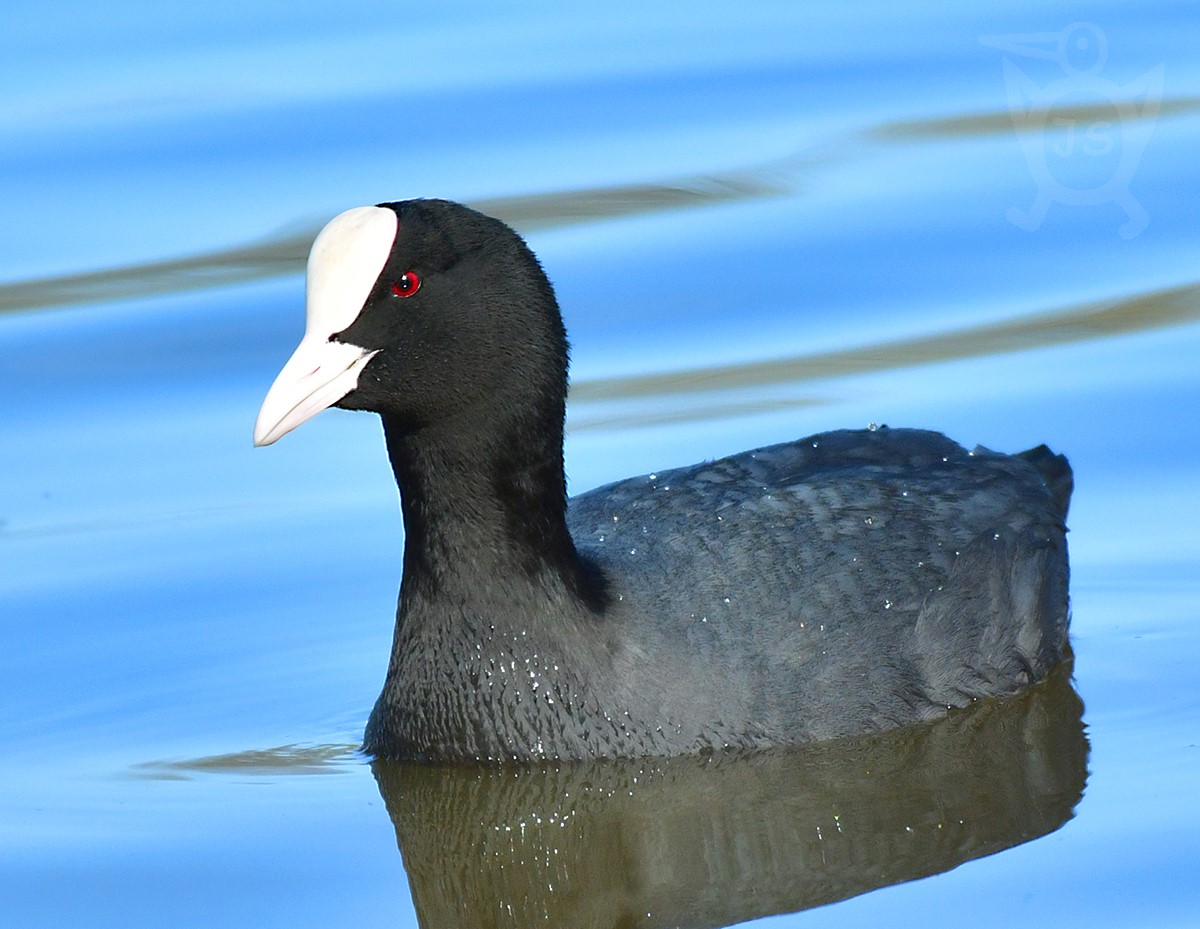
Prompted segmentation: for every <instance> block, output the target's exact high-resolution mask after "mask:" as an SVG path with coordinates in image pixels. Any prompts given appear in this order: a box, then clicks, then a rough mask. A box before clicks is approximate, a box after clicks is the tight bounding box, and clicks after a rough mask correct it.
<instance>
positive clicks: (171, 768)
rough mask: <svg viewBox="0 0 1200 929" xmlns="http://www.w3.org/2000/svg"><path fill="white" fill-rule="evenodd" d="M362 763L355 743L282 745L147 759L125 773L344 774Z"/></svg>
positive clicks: (157, 776) (166, 776)
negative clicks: (171, 758) (242, 750)
mask: <svg viewBox="0 0 1200 929" xmlns="http://www.w3.org/2000/svg"><path fill="white" fill-rule="evenodd" d="M361 763H362V755H361V754H360V753H359V751H358V746H357V745H281V746H279V747H277V748H262V749H250V750H248V751H244V752H230V753H228V754H224V755H206V756H204V757H202V758H186V759H182V760H175V761H147V762H144V763H143V764H139V765H135V766H134V767H133V768H131V769H130V770H129V771H127V772H125V773H126V775H127V776H131V777H140V778H146V779H148V780H161V781H179V780H190V779H191V778H194V777H197V776H200V775H205V774H226V775H228V774H239V775H241V774H247V775H266V776H279V775H290V774H343V773H345V772H346V771H348V770H350V768H351V767H355V766H357V765H360V764H361Z"/></svg>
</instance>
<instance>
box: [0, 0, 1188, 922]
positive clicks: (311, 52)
mask: <svg viewBox="0 0 1200 929" xmlns="http://www.w3.org/2000/svg"><path fill="white" fill-rule="evenodd" d="M25 7H26V8H24V9H20V10H18V11H13V12H10V13H9V14H8V15H7V16H5V17H3V18H4V24H3V28H0V87H2V88H4V93H3V94H0V177H2V178H3V179H4V185H3V190H4V195H3V198H2V199H0V218H2V220H3V221H2V222H0V395H2V396H3V397H4V398H5V401H4V403H3V407H2V412H0V424H2V425H0V435H2V436H3V444H2V448H3V454H2V455H0V630H2V633H0V634H2V636H3V638H2V642H3V647H2V648H0V923H3V924H4V925H13V926H51V927H59V926H69V925H87V926H94V927H104V926H122V927H127V926H139V925H145V926H151V925H153V926H158V925H163V924H168V923H169V924H171V925H176V926H201V925H203V926H215V925H221V926H239V925H247V926H250V925H254V926H260V925H289V926H328V925H359V926H375V925H379V926H389V927H393V926H408V925H416V924H417V914H416V909H415V908H414V903H413V899H412V894H411V891H410V884H409V877H408V876H406V870H405V865H406V862H402V860H401V857H400V854H399V853H398V851H397V832H396V829H395V828H393V823H392V821H391V820H390V819H389V816H388V813H387V811H386V810H385V808H384V801H383V799H382V797H381V794H380V790H379V788H378V787H377V786H376V781H375V777H374V776H373V774H372V771H371V769H370V767H369V765H368V764H367V762H366V761H365V760H364V759H363V758H361V757H360V756H357V755H356V754H355V753H354V751H353V748H354V745H355V744H356V742H357V740H358V738H359V735H360V733H361V727H362V724H363V721H364V719H365V716H366V713H367V711H368V710H369V708H370V706H371V703H372V702H373V700H374V697H375V695H376V693H377V688H378V687H379V685H380V683H381V681H382V677H383V671H384V666H385V662H386V655H387V653H388V648H389V644H390V637H391V623H392V617H393V615H394V610H395V593H396V586H397V582H398V578H399V571H400V550H401V544H402V538H401V532H400V524H399V516H398V513H397V508H396V501H395V488H394V485H393V484H392V482H391V475H390V473H389V471H388V469H387V465H386V460H385V458H384V456H383V453H382V442H381V436H380V431H379V428H378V424H377V422H376V421H375V419H374V418H373V417H370V416H365V415H356V414H349V413H341V412H328V413H325V414H322V415H321V416H319V417H318V418H317V419H316V420H314V421H313V422H311V423H309V424H307V425H306V426H305V427H304V428H303V429H301V430H298V431H297V432H296V433H294V434H292V435H289V436H288V437H287V438H286V439H285V440H284V441H282V442H280V443H279V444H278V445H276V446H272V447H271V448H269V449H266V450H254V449H252V448H251V445H250V429H251V425H252V423H253V419H254V415H255V413H256V411H257V408H258V404H259V403H260V402H261V399H262V396H263V394H264V392H265V390H266V388H267V386H268V385H269V384H270V382H271V380H272V379H273V377H274V375H275V373H276V372H277V370H278V368H279V366H280V365H281V363H282V362H283V360H284V359H285V358H286V357H287V355H288V354H289V353H290V351H291V349H292V347H293V346H294V344H295V341H296V339H297V338H298V336H299V334H300V332H301V331H302V328H303V282H302V279H301V261H302V257H303V253H304V251H305V250H306V248H307V241H308V239H309V238H311V235H312V233H313V232H315V230H316V228H318V227H319V226H320V225H321V224H322V223H323V222H324V221H325V220H326V219H328V218H329V217H330V216H332V215H333V214H335V213H337V212H340V211H341V210H343V209H345V208H347V207H349V206H354V205H359V204H362V203H372V202H377V201H380V200H389V199H398V198H402V197H408V196H418V195H427V196H443V197H449V198H452V199H460V200H464V201H467V202H470V203H472V204H475V205H478V206H480V207H482V208H486V209H490V210H492V211H493V212H495V213H497V214H498V215H502V216H504V217H505V218H508V219H510V220H511V221H512V222H514V223H515V224H516V225H517V226H518V227H519V228H521V229H522V231H524V232H525V233H526V235H527V237H528V239H529V241H530V243H531V244H532V245H533V247H534V249H535V250H536V251H537V252H538V254H539V255H540V256H541V258H542V261H543V263H544V265H545V266H546V268H547V270H548V272H549V274H550V276H551V278H552V280H553V281H554V283H555V285H556V287H557V288H558V292H559V297H560V300H561V303H562V305H563V309H564V314H565V316H566V321H567V325H568V328H569V330H570V332H571V337H572V343H573V372H574V375H573V381H574V383H573V393H572V401H571V405H570V410H569V414H568V426H569V435H568V439H567V467H568V473H569V476H570V480H571V486H572V490H573V491H576V492H577V491H580V490H585V489H587V488H589V487H592V486H595V485H597V484H600V483H603V482H606V481H609V480H613V479H616V478H619V477H623V476H626V475H629V474H633V473H639V472H642V471H649V470H653V469H657V468H665V467H669V466H673V465H680V464H686V463H690V462H692V461H695V460H699V459H702V458H708V457H715V456H718V455H721V454H725V453H728V452H732V451H736V450H740V449H743V448H749V447H753V446H755V445H761V444H768V443H771V442H776V441H781V440H784V439H787V438H792V437H797V436H800V435H804V434H808V433H812V432H816V431H819V430H822V429H827V428H838V427H844V426H864V425H866V424H867V423H870V422H877V423H888V424H891V425H897V426H899V425H906V426H907V425H913V426H925V427H930V428H936V429H940V430H943V431H945V432H947V433H948V434H950V435H951V436H953V437H954V438H956V439H958V440H960V441H962V442H964V443H965V444H968V445H970V444H974V443H982V444H986V445H988V446H990V447H994V448H998V449H1003V450H1017V449H1020V448H1025V447H1028V446H1030V445H1034V444H1037V443H1039V442H1043V441H1044V442H1047V443H1049V444H1051V445H1052V446H1053V447H1054V448H1055V449H1056V450H1058V451H1062V452H1064V453H1066V454H1067V455H1068V456H1070V458H1071V461H1072V463H1073V465H1074V467H1075V471H1076V480H1077V485H1076V495H1075V498H1074V501H1073V505H1072V512H1071V519H1070V524H1071V529H1072V533H1071V538H1070V542H1071V552H1072V564H1073V578H1072V604H1073V625H1072V628H1073V642H1074V647H1075V652H1076V666H1075V686H1076V688H1077V690H1078V692H1079V694H1080V695H1081V697H1082V698H1083V701H1084V703H1085V706H1086V711H1085V714H1084V721H1085V723H1086V731H1087V738H1088V741H1089V743H1090V746H1091V755H1090V759H1089V762H1088V777H1087V786H1086V791H1085V792H1084V794H1083V797H1082V800H1080V801H1079V802H1078V804H1077V805H1075V806H1074V810H1073V817H1072V818H1070V819H1069V820H1068V821H1066V822H1065V823H1063V824H1062V825H1061V827H1059V828H1056V829H1055V830H1054V831H1051V832H1050V833H1049V834H1048V835H1046V836H1044V837H1041V838H1037V839H1035V840H1033V841H1029V842H1026V843H1024V844H1020V843H1019V842H1016V843H1014V847H1012V848H1010V849H1008V850H1006V851H1001V852H998V853H997V854H993V855H990V856H987V857H983V858H979V859H978V860H973V861H970V862H969V863H965V864H963V865H962V866H960V867H957V868H953V869H952V870H949V871H946V872H945V873H942V874H939V875H936V876H932V877H928V878H925V879H923V880H917V881H913V882H908V883H899V884H896V885H894V886H890V887H885V888H883V889H879V890H875V891H873V892H870V893H866V894H863V895H861V896H856V897H853V898H852V899H849V900H846V901H844V902H840V903H834V904H832V905H829V906H823V907H821V908H819V909H814V910H809V911H806V912H803V913H799V914H796V915H790V916H780V917H777V918H774V919H771V918H770V917H766V916H764V919H763V922H764V924H770V925H779V926H792V925H796V926H800V925H805V926H833V925H846V926H861V925H867V924H878V923H883V922H886V923H887V924H889V925H904V926H951V925H955V926H957V925H962V924H967V923H969V924H971V925H975V926H1009V925H1011V924H1012V923H1013V922H1014V920H1021V921H1023V922H1026V921H1031V920H1036V921H1037V922H1038V923H1039V924H1047V925H1060V926H1076V925H1078V926H1083V925H1087V926H1090V927H1091V926H1106V925H1114V926H1117V925H1138V926H1146V927H1168V926H1190V925H1194V922H1195V919H1196V914H1197V913H1198V912H1200V890H1198V889H1197V886H1196V882H1195V873H1194V872H1195V862H1196V861H1197V860H1200V858H1198V856H1200V840H1198V839H1197V836H1198V835H1200V672H1198V671H1197V670H1196V669H1197V668H1198V667H1200V622H1198V620H1200V607H1198V606H1197V604H1198V603H1200V532H1198V531H1197V528H1196V519H1195V516H1196V514H1197V513H1198V512H1200V491H1198V490H1197V488H1198V487H1200V468H1198V466H1197V462H1198V461H1200V433H1198V431H1197V430H1196V429H1195V424H1196V410H1197V409H1200V367H1198V366H1197V365H1196V363H1195V359H1196V357H1198V356H1200V273H1198V271H1197V261H1196V255H1197V254H1200V187H1198V186H1197V184H1196V180H1195V178H1196V168H1195V165H1196V155H1195V153H1196V151H1197V150H1198V144H1200V59H1197V57H1196V55H1195V48H1196V47H1197V46H1198V44H1200V19H1197V18H1196V16H1195V15H1194V11H1193V10H1192V9H1191V7H1190V6H1189V5H1188V4H1183V3H1171V2H1165V0H1161V2H1151V3H1147V4H1142V5H1139V6H1138V7H1136V9H1134V8H1127V7H1124V6H1122V5H1119V4H1110V3H1091V4H1077V3H1066V2H1055V3H1051V4H1038V5H1034V4H1018V5H1013V4H1000V3H986V4H973V5H972V6H971V9H970V10H969V11H959V12H956V13H947V12H946V11H945V10H944V9H943V8H942V7H941V5H938V4H933V3H926V4H922V5H920V6H918V7H915V8H913V7H907V8H905V7H901V6H889V5H886V4H874V3H860V4H843V5H841V6H840V7H838V8H837V9H831V8H821V7H812V6H811V5H807V6H806V5H799V4H792V3H777V4H761V5H745V4H743V5H742V6H740V7H734V8H730V7H728V6H726V5H722V4H704V3H702V4H689V5H687V6H686V7H685V6H683V5H680V6H678V7H674V6H653V5H651V4H644V3H641V4H633V3H624V4H622V3H618V4H615V5H612V4H610V5H609V6H608V7H606V8H605V9H604V10H603V12H602V13H600V12H595V11H589V10H587V9H585V8H583V7H580V8H577V9H576V8H570V9H568V8H567V7H563V6H561V5H558V4H550V3H534V2H529V3H523V4H519V5H515V6H514V5H508V6H506V7H504V8H503V9H501V8H497V7H494V6H491V5H486V4H472V3H457V4H442V5H440V6H438V7H437V8H436V10H431V9H430V8H428V7H422V8H417V7H413V8H411V9H406V8H403V7H399V8H398V7H397V6H395V5H392V4H378V5H374V4H368V3H362V4H349V5H346V4H342V5H338V6H337V7H336V8H335V7H334V6H332V5H328V4H316V3H307V4H305V3H289V4H286V5H285V4H269V3H267V4H259V5H248V4H244V3H242V4H232V3H228V4H205V5H193V6H192V7H188V8H179V9H170V10H169V11H167V10H163V9H162V8H160V7H158V6H153V5H150V4H139V3H133V2H120V0H119V2H117V3H115V4H110V5H107V6H103V7H101V6H96V5H86V4H81V3H50V4H42V5H39V6H34V5H32V4H26V5H25ZM1074 23H1088V24H1092V25H1093V26H1094V28H1091V29H1085V30H1083V31H1078V30H1076V31H1075V32H1068V31H1067V30H1068V27H1070V26H1071V24H1074ZM1060 38H1061V39H1062V42H1063V44H1062V45H1061V46H1060V45H1058V44H1056V42H1057V41H1058V40H1059V39H1060ZM1088 42H1090V43H1091V45H1090V46H1089V45H1088V44H1087V43H1088ZM1080 43H1082V44H1080ZM1098 52H1103V53H1104V54H1103V57H1096V54H1097V53H1098ZM1089 55H1091V56H1092V57H1090V58H1089V57H1088V56H1089ZM1006 61H1007V62H1008V65H1007V67H1006V65H1005V62H1006ZM1160 66H1161V68H1162V70H1161V72H1159V71H1157V69H1159V68H1160ZM1089 69H1090V70H1089ZM1022 94H1024V96H1022ZM1039 106H1040V107H1041V109H1039V108H1038V107H1039ZM1014 120H1015V122H1014ZM1015 126H1019V127H1020V129H1021V131H1020V132H1018V131H1017V130H1016V128H1015ZM1039 193H1041V194H1044V195H1046V196H1048V197H1049V201H1048V207H1047V209H1046V210H1045V212H1044V215H1042V214H1038V215H1034V216H1033V218H1032V219H1031V218H1030V214H1029V213H1027V212H1026V211H1030V210H1031V208H1034V210H1035V213H1036V208H1035V207H1034V205H1035V204H1036V203H1037V202H1038V195H1039ZM1081 201H1087V202H1081ZM1013 211H1019V212H1016V213H1014V212H1013ZM1022 215H1024V217H1025V218H1024V219H1022V218H1021V217H1022ZM1123 231H1124V234H1123ZM320 775H329V776H320ZM947 789H948V791H949V785H948V788H947ZM916 815H917V814H916V813H914V816H916ZM678 851H679V854H680V855H681V856H682V854H683V851H684V850H683V849H679V850H678ZM659 854H660V856H661V857H662V858H663V859H664V860H667V861H669V860H671V857H672V853H671V849H670V847H667V848H662V849H659ZM468 858H469V856H468ZM407 864H408V865H409V866H410V867H411V865H412V862H411V861H409V862H407ZM471 865H472V862H470V861H469V860H465V861H464V867H469V866H471ZM586 912H588V913H589V914H594V913H595V912H599V911H593V910H587V911H586ZM711 912H712V913H713V914H714V915H713V919H716V918H717V916H716V914H719V913H722V912H725V911H724V910H723V909H722V908H720V907H717V906H715V905H714V907H713V908H712V910H711ZM763 912H764V913H766V912H770V911H769V910H764V911H763ZM589 918H590V917H589ZM497 924H500V925H503V924H506V923H503V922H499V923H497ZM590 924H594V923H592V922H589V921H588V920H587V919H582V918H581V920H580V922H579V925H590ZM600 924H603V923H600ZM644 924H645V925H657V924H658V923H656V922H655V921H654V918H653V917H651V918H648V919H645V921H644Z"/></svg>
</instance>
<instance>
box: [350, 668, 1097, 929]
mask: <svg viewBox="0 0 1200 929" xmlns="http://www.w3.org/2000/svg"><path fill="white" fill-rule="evenodd" d="M1070 677H1071V675H1070V667H1069V664H1068V665H1066V666H1064V667H1062V668H1061V669H1060V670H1059V671H1056V672H1055V673H1054V674H1052V675H1051V676H1050V678H1049V679H1048V680H1046V681H1045V682H1043V683H1041V684H1038V685H1037V686H1035V687H1032V688H1030V689H1028V690H1026V691H1024V692H1023V693H1021V694H1018V695H1016V696H1014V697H1010V698H1007V699H1004V700H999V701H982V702H980V703H977V704H975V705H974V706H973V707H971V708H970V709H968V710H965V711H963V712H956V713H954V714H951V715H950V716H949V717H948V718H945V719H942V720H939V721H937V722H935V723H932V724H930V725H928V726H918V727H911V728H908V729H901V730H892V731H890V732H887V733H878V734H874V735H870V736H860V737H856V738H851V739H845V740H839V741H837V742H828V743H819V744H816V745H811V746H805V747H803V748H800V749H793V750H787V751H772V752H763V753H757V754H751V755H720V756H716V757H714V758H692V757H685V758H673V759H665V760H664V759H653V760H635V761H608V762H579V763H574V764H553V765H534V766H519V767H518V766H501V767H495V768H488V769H478V768H466V767H447V766H429V765H412V764H396V763H392V762H384V761H377V762H375V764H374V766H373V767H374V771H375V777H376V780H377V781H378V784H379V790H380V793H381V794H382V795H383V798H384V801H385V802H386V804H387V810H388V815H389V816H390V817H391V820H392V824H393V826H394V827H395V830H396V839H397V842H398V844H399V847H400V851H401V853H402V854H403V857H404V867H405V870H406V871H407V874H408V881H409V885H410V886H411V888H412V899H413V904H414V906H415V907H416V911H417V919H418V922H419V924H420V925H422V926H430V927H433V926H471V927H479V929H490V927H500V926H504V927H511V929H517V927H532V926H539V927H540V926H556V927H559V926H561V927H582V926H629V927H633V926H640V927H645V929H650V927H666V926H724V925H728V924H732V923H740V922H743V921H745V920H749V919H756V918H760V917H763V916H767V915H770V914H776V913H788V912H794V911H796V910H802V909H808V908H810V907H815V906H821V905H823V904H827V903H832V902H834V901H837V900H841V899H845V898H847V897H852V896H854V895H856V894H861V893H866V892H868V891H871V890H874V889H876V888H879V887H884V886H887V885H891V884H896V883H899V882H901V881H909V880H914V879H916V878H920V877H926V876H929V875H933V874H938V873H941V872H943V871H947V870H949V869H951V868H954V867H956V866H958V865H959V864H962V863H963V862H965V861H969V860H971V859H975V858H979V857H982V856H984V855H989V854H992V853H995V852H998V851H1001V850H1003V849H1006V848H1010V847H1014V846H1017V845H1020V844H1022V843H1024V842H1028V841H1031V840H1033V839H1035V838H1038V837H1040V836H1043V835H1046V834H1047V833H1050V832H1053V831H1054V830H1056V829H1058V828H1059V827H1060V826H1061V825H1062V824H1063V823H1065V822H1066V821H1067V820H1068V819H1069V818H1070V816H1071V813H1072V810H1073V809H1074V807H1075V805H1076V804H1077V803H1078V802H1079V799H1080V796H1081V795H1082V793H1083V788H1084V783H1085V779H1086V776H1087V756H1088V746H1087V741H1086V738H1085V736H1084V732H1083V723H1082V720H1081V715H1080V714H1081V711H1082V706H1081V704H1080V701H1079V698H1078V696H1076V694H1075V692H1074V691H1073V690H1072V688H1071V682H1070Z"/></svg>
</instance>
